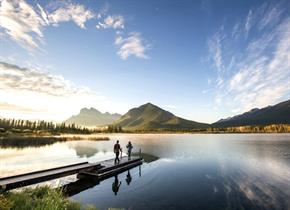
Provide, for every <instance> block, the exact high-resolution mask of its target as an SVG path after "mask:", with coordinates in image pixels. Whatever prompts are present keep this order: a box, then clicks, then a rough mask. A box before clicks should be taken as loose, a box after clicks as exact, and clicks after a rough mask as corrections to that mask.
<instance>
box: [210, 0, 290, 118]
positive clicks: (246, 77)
mask: <svg viewBox="0 0 290 210" xmlns="http://www.w3.org/2000/svg"><path fill="white" fill-rule="evenodd" d="M284 8H285V7H283V5H270V6H269V5H263V6H262V8H253V9H251V10H250V11H249V13H248V14H247V16H246V17H245V19H244V20H241V21H240V22H238V23H235V24H234V26H233V27H232V30H229V31H230V32H229V33H225V32H224V31H223V30H219V31H218V32H217V33H216V34H215V35H213V37H212V38H211V39H210V40H209V42H208V43H209V54H210V56H211V61H212V62H213V63H214V68H215V69H216V72H217V73H216V82H215V84H214V85H215V88H216V97H215V103H216V105H217V106H220V107H221V106H223V107H226V108H230V109H231V110H232V111H234V112H243V111H248V110H249V109H252V108H255V107H264V106H267V105H270V104H274V103H277V102H279V101H280V100H283V99H287V98H289V97H290V71H289V69H290V57H289V55H290V44H289V43H290V17H289V15H287V13H286V9H284ZM270 14H271V15H270ZM243 22H244V23H245V24H241V23H243ZM241 27H244V30H242V29H241ZM229 28H230V27H229ZM241 33H243V34H241ZM251 33H252V34H251ZM240 35H241V36H240ZM250 35H251V36H250ZM244 37H246V38H247V41H246V42H245V40H244ZM240 46H243V47H242V48H241V47H240Z"/></svg>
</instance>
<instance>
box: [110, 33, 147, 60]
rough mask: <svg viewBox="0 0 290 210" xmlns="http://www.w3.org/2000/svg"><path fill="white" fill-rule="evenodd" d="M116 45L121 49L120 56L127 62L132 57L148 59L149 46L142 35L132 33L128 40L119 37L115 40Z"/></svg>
mask: <svg viewBox="0 0 290 210" xmlns="http://www.w3.org/2000/svg"><path fill="white" fill-rule="evenodd" d="M115 44H116V46H118V47H119V51H118V55H119V56H120V57H121V58H122V59H123V60H126V59H127V58H128V57H129V56H131V55H134V56H136V57H138V58H145V59H147V58H148V56H147V55H146V51H147V50H148V49H149V46H148V45H146V44H145V43H144V41H143V39H142V38H141V35H140V33H136V32H133V33H130V34H129V36H128V37H127V38H123V37H122V36H120V35H118V36H117V37H116V39H115Z"/></svg>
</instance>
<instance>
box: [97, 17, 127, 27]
mask: <svg viewBox="0 0 290 210" xmlns="http://www.w3.org/2000/svg"><path fill="white" fill-rule="evenodd" d="M124 23H125V21H124V17H123V16H122V15H113V16H111V15H108V16H107V17H106V18H105V19H104V21H103V22H99V23H98V24H97V25H96V28H98V29H101V28H104V29H106V28H113V29H124V27H125V26H124Z"/></svg>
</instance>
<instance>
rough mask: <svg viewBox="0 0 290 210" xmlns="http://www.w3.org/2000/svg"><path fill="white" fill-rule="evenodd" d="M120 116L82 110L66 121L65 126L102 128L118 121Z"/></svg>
mask: <svg viewBox="0 0 290 210" xmlns="http://www.w3.org/2000/svg"><path fill="white" fill-rule="evenodd" d="M120 117H121V115H120V114H110V113H109V112H105V113H104V114H103V113H101V112H100V111H99V110H97V109H95V108H93V107H91V108H82V109H81V110H80V112H79V114H78V115H74V116H72V117H70V118H69V119H67V120H66V121H65V122H66V123H67V124H73V123H74V124H76V125H80V126H103V125H108V124H111V123H113V121H115V120H117V119H119V118H120Z"/></svg>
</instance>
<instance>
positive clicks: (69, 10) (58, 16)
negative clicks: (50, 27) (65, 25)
mask: <svg viewBox="0 0 290 210" xmlns="http://www.w3.org/2000/svg"><path fill="white" fill-rule="evenodd" d="M94 16H95V15H94V13H93V12H92V11H90V10H87V9H86V8H85V7H84V6H83V5H80V4H67V5H66V6H65V7H62V8H59V9H57V10H55V11H54V12H52V13H50V14H49V15H48V19H49V22H50V23H51V24H54V25H57V24H58V23H60V22H68V21H74V22H75V23H76V24H77V25H78V26H79V27H81V28H85V23H86V22H87V21H88V20H90V19H92V18H94Z"/></svg>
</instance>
